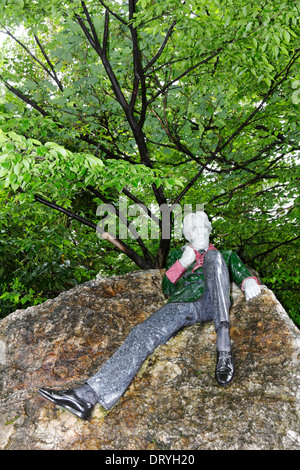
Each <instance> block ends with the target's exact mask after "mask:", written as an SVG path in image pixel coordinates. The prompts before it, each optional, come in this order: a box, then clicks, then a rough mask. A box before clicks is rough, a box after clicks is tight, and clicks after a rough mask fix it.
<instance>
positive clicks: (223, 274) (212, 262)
mask: <svg viewBox="0 0 300 470" xmlns="http://www.w3.org/2000/svg"><path fill="white" fill-rule="evenodd" d="M203 274H204V286H205V287H204V293H203V297H202V299H201V301H200V302H201V309H199V316H200V318H199V319H198V321H205V320H208V319H212V320H213V321H214V324H215V330H216V332H217V357H218V359H217V365H216V372H215V377H216V380H217V382H218V383H219V385H221V386H225V385H228V384H229V383H230V382H231V381H232V379H233V375H234V362H233V354H232V350H231V341H230V336H229V326H230V323H229V308H230V280H229V273H228V269H227V266H226V263H225V261H224V259H223V257H222V255H221V253H220V252H218V251H216V250H211V251H209V252H207V253H206V255H205V257H204V263H203Z"/></svg>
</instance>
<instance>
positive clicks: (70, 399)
mask: <svg viewBox="0 0 300 470" xmlns="http://www.w3.org/2000/svg"><path fill="white" fill-rule="evenodd" d="M38 392H39V394H40V395H42V396H43V397H44V398H47V400H50V401H52V402H53V403H55V404H56V405H57V406H61V407H62V408H66V409H67V410H68V411H71V413H73V414H75V415H76V416H79V418H81V419H84V420H88V419H89V418H90V417H91V414H92V411H93V408H94V405H93V404H92V403H88V402H86V401H85V400H82V399H81V398H79V397H78V396H77V395H76V393H75V392H74V390H64V391H61V392H59V391H56V390H49V389H46V388H40V389H39V391H38Z"/></svg>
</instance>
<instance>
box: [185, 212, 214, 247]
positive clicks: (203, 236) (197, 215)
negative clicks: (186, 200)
mask: <svg viewBox="0 0 300 470" xmlns="http://www.w3.org/2000/svg"><path fill="white" fill-rule="evenodd" d="M211 230H212V227H211V223H210V221H209V219H208V217H207V215H206V213H205V212H203V211H197V212H193V213H190V214H188V215H186V216H185V217H184V219H183V234H184V236H185V238H186V239H187V240H188V241H189V242H191V244H192V245H193V247H194V248H195V249H197V250H201V249H203V250H205V249H207V248H208V245H209V236H210V233H211Z"/></svg>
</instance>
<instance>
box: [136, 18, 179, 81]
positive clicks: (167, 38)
mask: <svg viewBox="0 0 300 470" xmlns="http://www.w3.org/2000/svg"><path fill="white" fill-rule="evenodd" d="M175 25H176V20H174V21H173V23H172V24H171V26H170V28H169V30H168V32H167V34H166V37H165V39H164V42H163V43H162V45H161V47H160V48H159V50H158V52H157V53H156V54H155V56H154V57H153V58H152V59H151V60H150V61H149V62H148V64H147V65H146V66H145V67H144V70H143V72H144V73H146V72H147V70H148V69H149V68H150V67H151V66H152V65H153V64H154V63H155V62H156V61H157V59H158V58H159V57H160V56H161V54H162V52H163V50H164V48H165V47H166V45H167V42H168V40H169V38H170V37H171V35H172V33H173V29H174V27H175Z"/></svg>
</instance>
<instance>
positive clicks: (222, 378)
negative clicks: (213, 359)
mask: <svg viewBox="0 0 300 470" xmlns="http://www.w3.org/2000/svg"><path fill="white" fill-rule="evenodd" d="M233 376H234V360H233V354H232V352H229V353H228V352H226V351H218V352H217V365H216V371H215V378H216V381H217V382H218V384H219V385H221V387H225V385H228V384H230V382H231V381H232V379H233Z"/></svg>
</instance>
